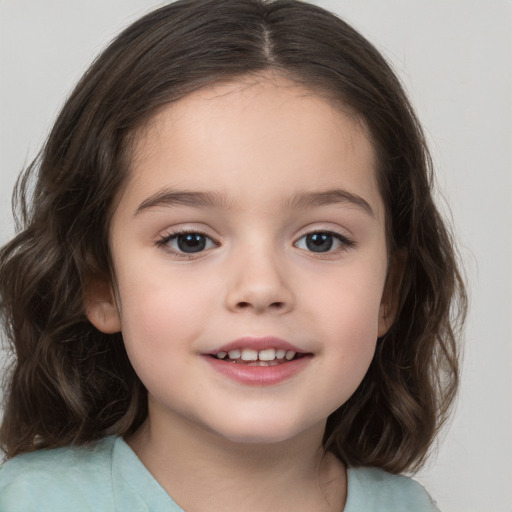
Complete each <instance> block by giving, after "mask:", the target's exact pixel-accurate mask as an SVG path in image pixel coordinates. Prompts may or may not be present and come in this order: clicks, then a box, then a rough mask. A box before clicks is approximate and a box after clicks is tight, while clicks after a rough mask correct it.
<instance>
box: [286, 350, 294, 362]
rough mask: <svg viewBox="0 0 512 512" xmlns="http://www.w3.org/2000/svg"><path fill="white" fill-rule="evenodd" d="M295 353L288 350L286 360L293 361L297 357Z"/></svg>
mask: <svg viewBox="0 0 512 512" xmlns="http://www.w3.org/2000/svg"><path fill="white" fill-rule="evenodd" d="M295 354H296V353H295V352H294V351H293V350H288V352H286V356H285V357H286V359H288V361H291V360H292V359H293V358H294V357H295Z"/></svg>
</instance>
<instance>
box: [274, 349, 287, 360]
mask: <svg viewBox="0 0 512 512" xmlns="http://www.w3.org/2000/svg"><path fill="white" fill-rule="evenodd" d="M285 355H286V350H283V349H282V348H280V349H278V350H276V357H277V359H284V356H285Z"/></svg>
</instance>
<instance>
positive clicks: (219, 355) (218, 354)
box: [217, 352, 228, 359]
mask: <svg viewBox="0 0 512 512" xmlns="http://www.w3.org/2000/svg"><path fill="white" fill-rule="evenodd" d="M227 355H228V353H227V352H217V359H224V358H225V357H226V356H227Z"/></svg>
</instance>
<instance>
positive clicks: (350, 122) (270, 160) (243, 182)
mask: <svg viewBox="0 0 512 512" xmlns="http://www.w3.org/2000/svg"><path fill="white" fill-rule="evenodd" d="M133 149H134V151H133V153H132V154H133V158H132V162H131V167H130V177H129V180H128V187H127V188H128V189H131V191H132V192H135V193H139V195H140V194H143V193H146V194H147V193H149V192H156V191H157V189H158V188H159V187H160V188H161V187H164V186H172V187H177V188H179V189H192V190H197V189H201V190H204V189H205V188H209V189H212V190H216V191H221V192H226V193H227V194H228V195H231V196H232V198H233V199H234V200H235V201H242V200H243V199H244V195H246V193H247V191H248V190H249V191H252V192H254V194H256V193H257V192H258V191H259V192H261V194H260V199H261V200H262V201H263V202H265V201H267V202H268V201H270V200H271V199H272V197H273V196H274V192H275V193H276V194H278V193H279V192H283V191H287V192H289V193H290V194H294V193H301V192H303V191H304V189H308V188H314V189H317V190H322V189H329V188H338V187H340V186H343V187H344V188H347V187H348V188H349V189H350V188H352V189H354V190H353V192H355V193H360V194H364V195H365V196H366V197H368V199H369V201H373V202H374V203H380V194H379V193H378V186H377V180H376V176H375V155H374V150H373V147H372V144H371V142H370V138H369V137H368V135H367V130H366V127H365V125H364V123H363V122H362V121H361V120H360V119H359V118H357V116H355V115H354V114H353V113H352V112H351V111H350V109H348V108H346V109H345V108H343V107H342V106H340V105H334V103H333V102H330V101H328V100H327V98H326V97H325V96H321V95H319V94H318V93H316V92H314V91H311V90H309V89H306V88H305V87H302V86H300V85H298V84H297V83H295V82H293V81H291V80H289V79H286V78H284V77H276V76H268V75H262V76H258V77H246V78H244V79H241V80H236V81H231V82H226V83H219V84H215V85H212V86H209V87H205V88H203V89H201V90H199V91H196V92H194V93H192V94H190V95H188V96H186V97H185V98H183V99H181V100H179V101H177V102H175V103H173V104H170V105H167V106H166V107H165V108H163V109H162V110H161V111H160V112H158V113H157V114H156V115H155V116H154V117H153V118H152V119H151V120H150V121H149V122H148V123H147V124H146V125H145V126H144V127H143V129H141V130H139V132H138V133H137V134H136V136H135V138H134V148H133ZM270 183H271V184H272V186H268V185H269V184H270ZM263 185H267V186H263ZM355 189H357V190H355ZM349 191H350V190H349ZM131 195H133V194H131ZM380 207H381V205H380V204H377V205H376V209H377V210H379V209H380Z"/></svg>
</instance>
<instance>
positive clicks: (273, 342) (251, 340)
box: [207, 336, 304, 355]
mask: <svg viewBox="0 0 512 512" xmlns="http://www.w3.org/2000/svg"><path fill="white" fill-rule="evenodd" d="M240 348H250V349H252V350H258V351H259V350H265V349H267V348H276V349H282V350H286V351H288V350H293V351H294V352H297V353H298V354H303V353H304V351H303V350H300V349H299V348H297V347H295V346H294V345H292V344H291V343H288V342H287V341H285V340H282V339H281V338H276V337H275V336H262V337H256V336H244V337H243V338H239V339H237V340H235V341H232V342H230V343H227V344H226V345H222V347H219V348H216V349H214V350H211V351H209V352H207V354H210V355H216V354H218V353H219V352H229V351H230V350H236V349H240Z"/></svg>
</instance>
